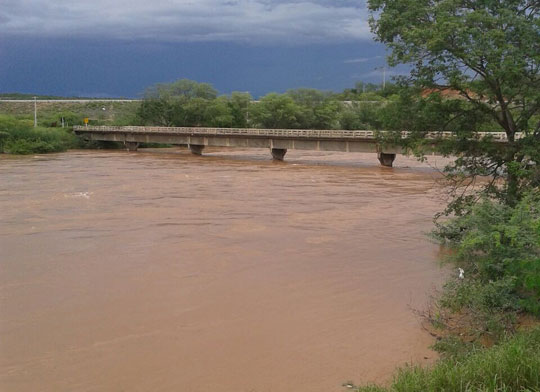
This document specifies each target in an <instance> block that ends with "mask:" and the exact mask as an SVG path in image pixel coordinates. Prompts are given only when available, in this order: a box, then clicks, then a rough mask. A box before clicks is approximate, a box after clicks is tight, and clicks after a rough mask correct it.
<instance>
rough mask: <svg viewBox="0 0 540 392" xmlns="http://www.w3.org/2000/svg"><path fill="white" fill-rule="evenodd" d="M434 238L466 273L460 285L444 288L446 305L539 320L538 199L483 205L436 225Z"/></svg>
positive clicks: (539, 196)
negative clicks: (519, 314) (518, 313)
mask: <svg viewBox="0 0 540 392" xmlns="http://www.w3.org/2000/svg"><path fill="white" fill-rule="evenodd" d="M434 236H435V238H436V239H438V240H439V241H440V242H441V243H442V244H444V245H446V246H447V247H448V248H449V249H450V252H449V253H450V256H449V257H448V259H449V261H451V262H453V263H455V264H456V265H457V266H460V267H461V268H463V269H464V270H465V279H464V280H463V281H461V282H451V283H449V284H447V286H446V290H447V294H446V295H444V296H443V301H444V302H445V303H446V305H449V306H450V307H451V308H453V309H454V310H459V309H461V308H463V307H469V308H471V309H472V310H481V309H490V310H492V311H493V310H500V311H505V310H515V311H526V312H530V313H533V314H535V315H540V194H538V193H537V192H536V193H530V194H529V195H526V196H525V197H524V198H523V199H522V200H521V201H520V202H519V203H518V204H517V205H516V206H515V207H511V206H508V205H504V204H501V203H498V202H496V201H493V200H483V201H482V202H480V203H479V204H477V205H475V206H473V207H472V208H471V209H470V211H469V213H468V214H466V215H464V216H460V217H456V218H452V219H450V220H449V221H447V222H445V223H442V224H438V225H437V229H436V231H435V232H434Z"/></svg>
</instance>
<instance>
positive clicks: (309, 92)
mask: <svg viewBox="0 0 540 392" xmlns="http://www.w3.org/2000/svg"><path fill="white" fill-rule="evenodd" d="M285 94H286V95H287V96H289V97H291V98H292V99H293V100H294V102H295V103H296V104H297V105H298V107H299V109H300V110H299V113H298V116H297V120H298V127H299V128H304V129H334V128H338V127H339V123H338V114H339V110H340V109H341V106H340V104H339V102H337V101H336V100H335V98H334V96H333V94H332V93H330V92H326V91H320V90H316V89H311V88H300V89H295V90H288V91H287V92H286V93H285Z"/></svg>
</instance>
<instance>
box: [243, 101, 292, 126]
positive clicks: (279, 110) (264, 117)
mask: <svg viewBox="0 0 540 392" xmlns="http://www.w3.org/2000/svg"><path fill="white" fill-rule="evenodd" d="M300 110H301V108H300V106H298V105H297V104H296V103H295V102H294V100H293V99H292V98H291V97H289V96H287V95H284V94H282V95H280V94H276V93H270V94H267V95H265V96H264V97H263V98H261V100H260V101H259V102H258V103H257V104H255V105H253V108H251V109H250V115H251V117H252V119H253V123H254V124H255V125H256V126H260V127H262V128H299V122H298V119H299V117H300V115H301V113H300Z"/></svg>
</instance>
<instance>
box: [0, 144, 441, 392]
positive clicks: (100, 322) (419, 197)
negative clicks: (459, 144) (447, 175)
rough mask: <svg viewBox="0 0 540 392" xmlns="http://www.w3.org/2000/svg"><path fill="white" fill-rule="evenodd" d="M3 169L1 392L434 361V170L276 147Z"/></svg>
mask: <svg viewBox="0 0 540 392" xmlns="http://www.w3.org/2000/svg"><path fill="white" fill-rule="evenodd" d="M205 153H206V154H205V156H203V157H197V156H193V155H191V154H190V153H189V152H187V151H185V150H180V149H173V150H168V151H165V150H162V151H156V150H151V151H140V152H137V153H127V152H123V151H70V152H68V153H62V154H52V155H38V156H27V157H13V156H11V157H9V156H3V157H0V306H1V308H0V317H1V319H0V390H2V391H55V392H58V391H193V392H199V391H201V392H202V391H220V392H271V391H274V392H275V391H277V392H281V391H299V392H304V391H306V392H307V391H310V392H319V391H321V392H322V391H325V392H328V391H343V387H342V386H341V385H342V383H344V382H346V381H348V380H352V381H355V382H357V383H362V382H372V381H382V382H385V381H387V380H388V379H389V377H390V374H391V373H392V370H393V369H394V368H395V367H396V366H399V365H402V364H404V363H405V362H410V361H413V362H416V363H427V362H430V361H433V360H434V358H435V357H436V355H435V353H433V352H432V351H430V350H429V349H428V346H429V345H430V344H432V343H433V341H432V338H431V337H430V336H429V335H428V334H427V333H426V332H425V331H423V330H422V328H421V327H420V322H419V319H418V318H417V317H416V316H415V314H414V312H413V310H412V309H419V308H423V307H424V306H425V305H426V303H427V302H428V297H429V295H430V292H431V291H432V290H433V288H434V287H435V286H437V285H438V284H440V282H441V280H442V275H443V272H441V269H440V268H439V266H438V264H437V261H436V260H437V253H438V247H437V246H436V245H434V244H432V243H430V242H429V241H428V240H427V239H426V236H425V233H426V232H427V231H429V230H430V228H431V224H432V223H431V222H432V216H433V214H434V213H435V212H436V211H438V210H440V209H441V208H442V206H443V204H444V201H443V200H441V197H440V191H439V189H440V187H439V186H438V185H437V184H436V181H435V179H436V178H437V173H436V171H435V170H433V169H431V168H429V167H428V166H424V165H422V164H419V163H417V162H416V161H414V160H412V159H407V158H405V157H402V156H398V157H397V159H396V162H395V164H396V167H394V168H384V167H381V166H379V165H378V162H377V160H376V157H375V155H374V154H352V153H351V154H347V153H317V152H309V151H308V152H300V151H289V153H288V154H287V156H286V160H287V161H286V162H272V161H271V160H270V159H269V152H268V151H265V150H231V149H229V150H219V149H215V150H209V151H208V152H206V151H205Z"/></svg>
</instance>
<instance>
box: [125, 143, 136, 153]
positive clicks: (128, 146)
mask: <svg viewBox="0 0 540 392" xmlns="http://www.w3.org/2000/svg"><path fill="white" fill-rule="evenodd" d="M124 146H126V150H128V151H137V148H139V143H138V142H124Z"/></svg>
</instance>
